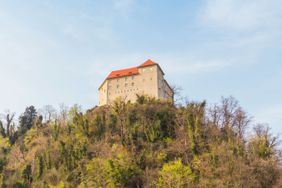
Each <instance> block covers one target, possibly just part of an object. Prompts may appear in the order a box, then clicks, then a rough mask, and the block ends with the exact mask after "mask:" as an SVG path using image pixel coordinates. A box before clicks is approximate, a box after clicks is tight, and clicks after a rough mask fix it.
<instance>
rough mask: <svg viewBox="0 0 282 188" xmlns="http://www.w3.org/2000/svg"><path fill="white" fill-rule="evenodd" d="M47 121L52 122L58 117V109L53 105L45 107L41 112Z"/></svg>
mask: <svg viewBox="0 0 282 188" xmlns="http://www.w3.org/2000/svg"><path fill="white" fill-rule="evenodd" d="M40 112H41V113H42V116H43V117H44V119H45V121H51V119H52V118H55V116H56V109H55V108H54V107H53V106H52V105H45V106H43V108H42V109H41V110H40Z"/></svg>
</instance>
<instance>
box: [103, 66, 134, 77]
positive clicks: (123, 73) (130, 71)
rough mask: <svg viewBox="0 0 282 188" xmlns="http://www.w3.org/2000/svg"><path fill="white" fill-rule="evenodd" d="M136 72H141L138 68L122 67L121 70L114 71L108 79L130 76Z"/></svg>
mask: <svg viewBox="0 0 282 188" xmlns="http://www.w3.org/2000/svg"><path fill="white" fill-rule="evenodd" d="M136 74H139V71H138V68H137V67H133V68H128V69H121V70H115V71H112V72H111V73H110V74H109V76H108V77H107V78H108V79H110V78H118V77H123V76H130V75H136Z"/></svg>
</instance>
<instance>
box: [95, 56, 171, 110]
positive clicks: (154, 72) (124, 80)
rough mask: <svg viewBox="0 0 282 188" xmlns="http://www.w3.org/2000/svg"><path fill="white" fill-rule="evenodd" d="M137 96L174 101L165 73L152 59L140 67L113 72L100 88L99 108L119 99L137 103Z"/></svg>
mask: <svg viewBox="0 0 282 188" xmlns="http://www.w3.org/2000/svg"><path fill="white" fill-rule="evenodd" d="M137 95H139V96H141V95H147V96H150V97H154V98H156V99H162V100H169V101H173V95H174V92H173V90H172V88H171V87H170V86H169V84H168V83H167V81H166V80H165V79H164V72H163V71H162V69H161V67H160V66H159V64H157V63H155V62H153V61H152V60H150V59H149V60H147V61H146V62H144V63H143V64H141V65H139V66H138V67H133V68H127V69H121V70H115V71H112V72H111V73H110V74H109V75H108V77H107V78H106V79H105V81H104V82H103V83H102V84H101V86H100V87H99V106H102V105H108V104H111V102H113V101H114V100H115V99H116V98H118V97H120V98H121V99H122V100H124V101H131V102H136V100H137Z"/></svg>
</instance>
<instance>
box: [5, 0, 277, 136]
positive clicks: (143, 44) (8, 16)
mask: <svg viewBox="0 0 282 188" xmlns="http://www.w3.org/2000/svg"><path fill="white" fill-rule="evenodd" d="M281 18H282V1H281V0H186V1H184V0H173V1H172V0H76V1H74V0H25V1H22V0H8V1H7V0H0V71H1V72H0V86H1V92H0V111H4V110H5V109H10V110H11V111H16V112H17V113H18V114H19V113H20V112H22V111H23V110H24V108H25V107H26V106H28V105H35V106H36V107H38V108H40V107H42V106H43V105H45V104H51V105H54V106H56V105H58V104H59V103H65V104H67V105H72V104H75V103H78V104H81V105H82V106H83V107H84V109H87V108H90V107H93V106H95V105H96V104H97V103H98V95H97V89H98V87H99V85H100V83H101V82H102V81H103V80H104V78H105V77H106V76H107V74H108V73H109V72H110V71H111V70H114V69H119V68H126V67H132V66H135V65H138V64H141V63H142V62H144V61H145V60H147V59H148V58H151V59H152V60H154V61H156V62H158V63H159V64H160V65H161V66H162V68H163V70H164V71H165V73H166V78H167V80H168V81H169V83H171V84H174V85H178V86H180V87H182V88H183V91H182V95H183V96H187V97H188V99H190V100H202V99H206V100H207V101H208V102H209V103H214V102H218V101H219V100H220V97H221V96H230V95H232V96H234V97H235V98H237V99H238V100H239V101H240V104H241V105H242V106H243V108H244V109H245V110H246V111H248V113H249V114H250V115H251V116H255V117H256V118H255V120H256V121H258V122H265V123H269V125H270V126H271V127H272V129H273V130H274V132H276V133H278V132H282V128H281V122H282V100H281V97H282V84H281V82H282V62H281V60H282V47H281V44H282V19H281Z"/></svg>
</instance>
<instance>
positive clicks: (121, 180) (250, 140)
mask: <svg viewBox="0 0 282 188" xmlns="http://www.w3.org/2000/svg"><path fill="white" fill-rule="evenodd" d="M0 125H1V126H0V133H1V136H0V148H1V153H0V183H1V187H80V188H87V187H171V188H172V187H244V188H248V187H262V188H264V187H265V188H266V187H281V186H282V178H281V173H282V170H281V166H280V165H279V160H280V151H279V150H278V149H277V144H278V138H277V137H275V136H273V135H271V133H270V130H269V128H268V127H265V126H263V125H253V124H252V121H251V118H250V117H248V115H247V113H246V112H245V111H244V110H243V109H242V108H241V107H240V106H239V105H238V102H237V101H236V100H235V99H233V98H223V99H222V101H221V102H220V104H218V105H213V106H209V107H207V105H206V102H205V101H203V102H190V103H187V104H185V105H182V106H176V105H174V104H172V103H169V102H162V101H160V100H155V99H151V98H147V97H144V96H141V97H139V98H138V100H137V102H136V103H134V104H132V103H125V102H123V101H120V100H117V101H115V103H114V104H113V105H111V106H102V107H95V108H93V109H91V110H88V111H87V112H85V113H82V112H81V111H80V110H79V108H77V106H74V107H72V108H71V109H70V110H69V111H68V112H62V113H60V114H58V116H57V117H56V118H51V119H49V120H48V121H44V118H43V117H42V116H40V115H38V114H37V111H36V109H35V108H34V107H29V108H27V110H26V112H25V113H23V115H22V116H21V117H20V121H19V129H17V130H13V131H10V130H5V129H4V128H3V127H4V126H3V123H1V124H0ZM248 127H249V128H252V129H253V131H252V133H251V134H248V135H247V134H246V130H247V128H248Z"/></svg>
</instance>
